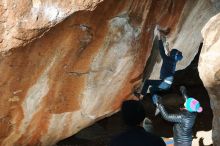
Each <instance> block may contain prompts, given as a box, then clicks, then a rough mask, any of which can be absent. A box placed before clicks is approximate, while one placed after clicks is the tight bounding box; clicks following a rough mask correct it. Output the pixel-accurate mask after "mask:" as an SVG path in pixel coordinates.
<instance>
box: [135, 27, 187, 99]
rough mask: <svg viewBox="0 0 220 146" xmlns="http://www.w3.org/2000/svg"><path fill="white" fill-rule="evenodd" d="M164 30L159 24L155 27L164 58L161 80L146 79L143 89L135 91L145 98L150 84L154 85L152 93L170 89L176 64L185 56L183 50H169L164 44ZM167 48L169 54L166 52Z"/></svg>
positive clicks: (155, 34)
mask: <svg viewBox="0 0 220 146" xmlns="http://www.w3.org/2000/svg"><path fill="white" fill-rule="evenodd" d="M164 32H165V31H164V30H162V29H160V28H159V26H158V25H157V26H156V27H155V30H154V36H155V38H157V39H158V44H159V52H160V55H161V58H162V60H163V63H162V66H161V69H160V80H145V81H144V83H143V86H142V87H141V88H142V89H140V91H139V92H140V93H138V91H135V92H136V93H134V94H135V95H136V96H140V98H143V96H144V95H146V93H147V90H148V87H149V86H152V87H151V88H150V92H151V93H152V94H154V93H156V92H157V91H160V90H169V89H170V87H171V85H172V83H173V76H174V74H175V69H176V64H177V62H178V61H180V60H182V58H183V56H182V52H180V51H179V50H177V49H172V50H171V51H169V50H168V49H167V47H164V46H163V41H162V36H161V34H162V33H164ZM165 48H166V51H167V54H166V53H165Z"/></svg>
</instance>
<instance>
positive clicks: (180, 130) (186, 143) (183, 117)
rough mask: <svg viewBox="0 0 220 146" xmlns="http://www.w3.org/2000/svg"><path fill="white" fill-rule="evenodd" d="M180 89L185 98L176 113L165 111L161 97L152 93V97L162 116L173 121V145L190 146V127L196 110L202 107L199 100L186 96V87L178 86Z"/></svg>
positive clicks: (200, 109)
mask: <svg viewBox="0 0 220 146" xmlns="http://www.w3.org/2000/svg"><path fill="white" fill-rule="evenodd" d="M180 91H181V93H182V95H183V97H184V98H185V103H184V108H180V112H179V113H176V114H170V113H167V111H166V110H165V108H164V106H163V105H162V103H161V97H160V96H158V95H156V94H154V95H153V97H152V99H153V103H154V104H156V106H157V108H158V109H159V112H160V113H161V115H162V117H163V118H164V119H165V120H167V121H169V122H173V123H174V127H173V134H174V136H173V138H174V146H191V145H192V128H193V125H194V123H195V119H196V116H197V112H198V113H200V112H202V110H203V109H202V107H201V106H200V103H199V101H197V100H196V99H194V98H192V97H188V96H187V94H186V88H185V87H184V86H181V87H180Z"/></svg>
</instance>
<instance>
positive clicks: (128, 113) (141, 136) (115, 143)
mask: <svg viewBox="0 0 220 146" xmlns="http://www.w3.org/2000/svg"><path fill="white" fill-rule="evenodd" d="M121 113H122V118H123V120H124V122H125V124H127V125H128V129H127V131H125V132H123V133H121V134H119V135H118V136H116V137H115V138H113V139H112V140H111V142H110V146H165V143H164V141H163V140H162V138H160V137H158V136H156V135H153V134H151V133H149V132H147V131H145V130H144V128H143V127H142V126H141V125H142V122H143V120H144V118H145V115H146V112H145V109H144V107H143V105H142V103H140V101H136V100H127V101H124V102H123V103H122V107H121Z"/></svg>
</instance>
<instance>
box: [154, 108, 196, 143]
mask: <svg viewBox="0 0 220 146" xmlns="http://www.w3.org/2000/svg"><path fill="white" fill-rule="evenodd" d="M158 108H159V110H160V113H161V115H162V117H163V118H164V119H165V120H167V121H169V122H174V127H173V134H174V136H173V138H174V141H175V142H178V143H183V142H191V141H192V127H193V125H194V123H195V119H196V115H197V113H196V112H188V111H185V110H184V111H182V112H180V113H178V114H169V113H167V112H166V110H165V108H164V106H163V105H162V104H158Z"/></svg>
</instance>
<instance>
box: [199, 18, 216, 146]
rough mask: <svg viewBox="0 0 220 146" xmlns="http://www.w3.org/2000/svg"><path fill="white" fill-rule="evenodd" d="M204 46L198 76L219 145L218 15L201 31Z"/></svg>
mask: <svg viewBox="0 0 220 146" xmlns="http://www.w3.org/2000/svg"><path fill="white" fill-rule="evenodd" d="M202 35H203V37H204V44H203V48H202V52H201V56H200V60H199V74H200V77H201V79H202V81H203V83H204V85H205V87H206V89H207V90H208V93H209V96H210V99H211V107H212V109H213V114H214V118H213V141H214V145H216V146H217V145H219V144H220V136H219V131H220V119H219V117H220V114H219V111H220V106H219V105H220V99H219V97H220V59H219V58H220V48H219V46H220V14H218V15H216V16H214V17H212V18H211V20H210V21H209V22H208V23H207V24H206V25H205V27H204V28H203V30H202Z"/></svg>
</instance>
